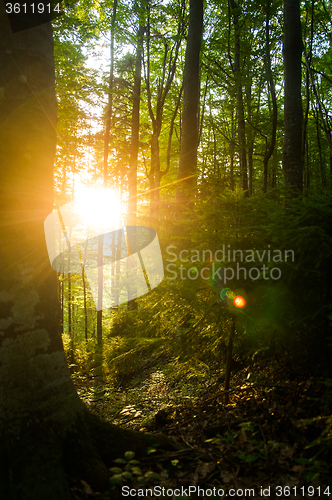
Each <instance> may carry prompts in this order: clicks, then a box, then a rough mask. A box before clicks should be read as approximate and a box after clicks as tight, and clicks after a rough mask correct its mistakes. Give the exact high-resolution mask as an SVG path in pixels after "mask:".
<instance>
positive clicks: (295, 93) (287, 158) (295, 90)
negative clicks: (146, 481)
mask: <svg viewBox="0 0 332 500" xmlns="http://www.w3.org/2000/svg"><path fill="white" fill-rule="evenodd" d="M302 49H303V44H302V28H301V20H300V0H285V2H284V47H283V53H284V75H285V95H284V145H283V158H282V166H283V173H284V184H285V186H286V187H290V186H293V187H294V188H295V189H296V190H297V191H299V192H302V188H303V161H302V125H303V112H302V96H301V76H302V75H301V58H302Z"/></svg>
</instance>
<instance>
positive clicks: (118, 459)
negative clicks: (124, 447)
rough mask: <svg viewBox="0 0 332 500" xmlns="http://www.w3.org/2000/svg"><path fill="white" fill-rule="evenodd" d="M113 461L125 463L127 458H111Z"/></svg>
mask: <svg viewBox="0 0 332 500" xmlns="http://www.w3.org/2000/svg"><path fill="white" fill-rule="evenodd" d="M113 462H114V463H116V464H126V463H127V460H125V459H124V458H116V459H115V460H113Z"/></svg>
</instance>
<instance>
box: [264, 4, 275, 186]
mask: <svg viewBox="0 0 332 500" xmlns="http://www.w3.org/2000/svg"><path fill="white" fill-rule="evenodd" d="M265 37H266V44H265V53H266V73H267V80H268V84H269V92H270V94H271V100H272V110H273V112H272V135H271V142H270V145H269V147H267V149H266V152H265V155H264V159H263V192H264V193H266V191H267V180H268V164H269V159H270V158H271V156H272V155H273V151H274V147H275V143H276V135H277V123H278V108H277V97H276V92H275V87H274V80H273V75H272V69H271V51H270V1H269V0H267V3H266V18H265Z"/></svg>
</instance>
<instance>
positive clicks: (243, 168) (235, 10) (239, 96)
mask: <svg viewBox="0 0 332 500" xmlns="http://www.w3.org/2000/svg"><path fill="white" fill-rule="evenodd" d="M230 6H231V12H232V15H233V24H234V37H235V45H234V66H233V72H234V80H235V88H236V112H237V125H238V129H237V130H238V139H239V159H240V172H241V188H242V190H243V191H244V192H245V195H246V196H247V195H248V169H247V152H246V127H245V118H244V104H243V90H242V75H241V66H240V55H241V39H240V29H241V28H240V26H239V17H240V8H239V6H238V5H237V4H236V2H235V1H234V0H230Z"/></svg>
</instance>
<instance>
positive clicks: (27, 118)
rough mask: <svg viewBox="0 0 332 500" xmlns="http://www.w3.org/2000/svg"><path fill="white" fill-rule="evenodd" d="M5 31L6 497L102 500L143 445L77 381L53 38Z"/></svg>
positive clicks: (2, 441)
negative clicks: (67, 292) (61, 289)
mask: <svg viewBox="0 0 332 500" xmlns="http://www.w3.org/2000/svg"><path fill="white" fill-rule="evenodd" d="M0 25H1V30H0V46H1V47H2V48H1V51H0V87H1V88H2V94H1V103H0V104H1V106H0V109H1V114H0V179H1V184H0V190H1V191H0V231H1V245H0V290H1V291H0V391H1V398H0V498H3V499H6V500H45V499H47V500H59V499H61V500H69V499H70V498H71V495H70V488H69V484H68V476H69V477H73V478H80V479H84V480H85V481H87V482H88V483H89V484H90V485H91V486H92V487H93V488H96V489H98V490H99V491H105V490H106V489H108V487H109V483H108V469H107V466H106V465H105V463H107V464H109V465H110V460H111V459H112V455H113V458H116V456H119V455H120V456H121V454H122V453H123V452H124V451H126V450H128V449H134V448H136V449H137V450H138V449H141V450H142V449H143V448H145V447H146V444H147V441H146V436H144V435H142V434H141V433H133V432H129V431H126V430H121V429H118V428H116V427H115V426H111V425H110V424H106V423H103V422H101V421H100V419H99V418H98V417H96V416H93V415H90V414H89V413H88V412H87V410H86V408H85V406H84V405H83V404H82V402H81V401H80V399H79V398H78V395H77V393H76V390H75V388H74V385H73V383H72V381H71V378H70V375H69V370H68V367H67V364H66V358H65V353H64V350H63V345H62V340H61V335H60V308H59V302H58V296H57V274H56V272H55V271H53V270H52V269H51V266H50V263H49V259H48V253H47V248H46V244H45V236H44V220H45V218H46V216H47V215H48V214H49V213H50V212H51V211H52V210H53V161H54V155H55V145H56V129H55V126H56V100H55V88H54V86H55V82H54V78H55V77H54V64H53V43H52V29H51V26H50V24H43V25H41V26H38V27H36V28H32V29H29V30H24V31H21V32H19V33H15V34H13V33H12V32H11V29H10V25H9V21H8V19H7V17H6V14H5V10H4V4H2V6H1V7H0ZM160 442H162V441H160ZM134 451H135V450H134Z"/></svg>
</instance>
